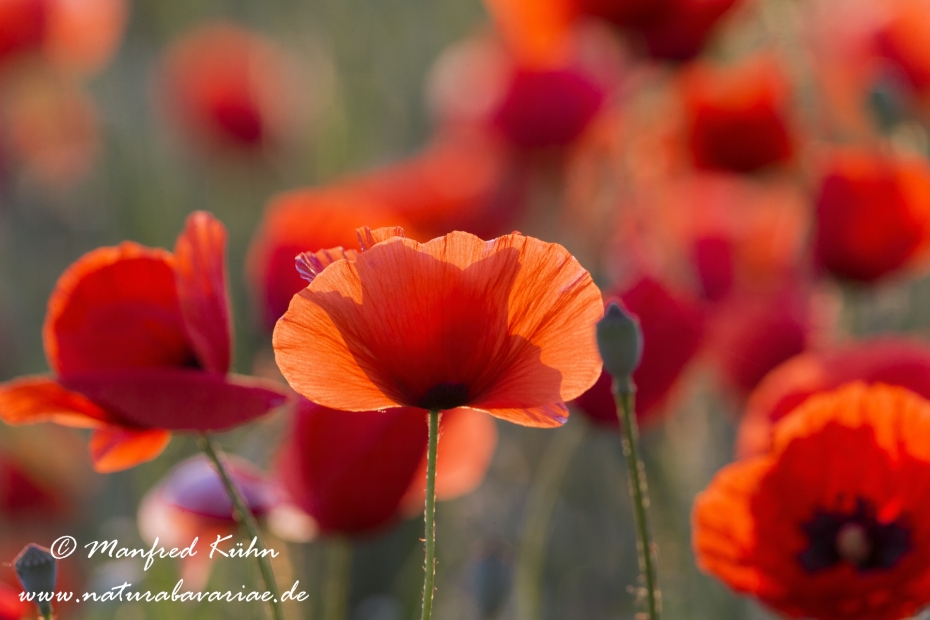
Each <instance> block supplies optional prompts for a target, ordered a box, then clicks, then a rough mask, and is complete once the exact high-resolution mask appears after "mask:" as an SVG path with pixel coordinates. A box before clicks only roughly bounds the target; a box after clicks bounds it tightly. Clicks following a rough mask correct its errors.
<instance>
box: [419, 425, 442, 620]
mask: <svg viewBox="0 0 930 620" xmlns="http://www.w3.org/2000/svg"><path fill="white" fill-rule="evenodd" d="M440 415H441V413H440V412H439V411H438V410H432V411H430V412H429V447H428V448H427V450H426V510H425V514H424V521H426V537H425V539H424V540H425V543H426V563H425V564H424V566H423V614H422V615H421V616H420V618H421V619H422V620H429V618H430V616H431V615H432V613H433V579H434V578H435V577H436V452H437V450H438V448H439V417H440Z"/></svg>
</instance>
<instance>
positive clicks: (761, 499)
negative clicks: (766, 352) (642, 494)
mask: <svg viewBox="0 0 930 620" xmlns="http://www.w3.org/2000/svg"><path fill="white" fill-rule="evenodd" d="M928 433H930V403H928V402H927V401H926V400H924V399H923V398H920V397H919V396H917V395H915V394H914V393H912V392H910V391H908V390H904V389H901V388H896V387H889V386H885V385H876V386H872V387H866V386H864V385H862V384H852V385H848V386H845V387H842V388H840V389H838V390H836V391H834V392H828V393H824V394H821V395H818V396H815V397H812V398H810V399H809V400H807V401H806V402H805V403H804V404H803V405H801V406H800V407H798V408H797V409H795V410H794V412H793V413H791V414H790V415H789V416H788V417H786V418H785V419H784V420H783V421H782V422H780V423H779V425H778V428H777V429H776V433H775V440H774V447H773V449H772V451H771V452H770V453H767V454H764V455H761V456H757V457H752V458H748V459H744V460H742V461H739V462H737V463H735V464H732V465H730V466H728V467H726V468H724V469H723V470H722V471H720V472H719V473H718V474H717V476H716V477H715V478H714V480H713V481H712V482H711V484H710V485H709V486H708V488H707V489H706V490H705V491H704V492H703V493H701V494H700V495H699V496H698V498H697V500H696V502H695V507H694V533H693V540H694V549H695V554H696V556H697V561H698V564H699V565H700V566H701V567H702V568H703V569H704V570H705V571H707V572H709V573H711V574H713V575H715V576H716V577H718V578H720V579H722V580H723V581H724V582H725V583H726V584H727V585H729V586H730V587H731V588H733V589H735V590H737V591H740V592H745V593H748V594H751V595H753V596H755V597H757V598H758V599H759V600H760V601H762V602H763V603H764V604H766V605H768V606H769V607H771V608H773V609H775V610H777V611H778V612H780V613H782V614H784V615H786V616H790V617H798V618H800V617H805V618H817V619H818V620H898V619H900V618H909V617H911V616H913V615H915V614H916V613H917V612H918V611H919V610H920V609H921V608H923V607H924V606H926V604H927V603H928V602H930V568H928V564H927V561H926V558H925V557H924V553H923V551H924V549H925V546H924V541H926V540H927V538H928V536H930V531H928V527H927V525H926V520H925V519H923V515H924V513H925V503H926V498H927V497H928V496H930V486H928V485H930V451H928V450H927V442H926V437H927V435H928Z"/></svg>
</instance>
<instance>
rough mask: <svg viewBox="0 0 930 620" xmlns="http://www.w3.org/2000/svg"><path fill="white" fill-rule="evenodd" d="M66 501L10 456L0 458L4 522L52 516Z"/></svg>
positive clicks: (0, 489)
mask: <svg viewBox="0 0 930 620" xmlns="http://www.w3.org/2000/svg"><path fill="white" fill-rule="evenodd" d="M67 504H68V500H67V498H66V497H65V496H64V495H63V494H61V493H57V492H56V491H55V489H54V488H53V487H52V486H51V485H50V484H49V482H47V481H45V480H42V479H41V478H39V477H38V476H36V475H35V474H34V473H33V472H31V471H29V470H28V469H26V468H25V467H24V466H23V464H22V463H19V462H18V461H17V460H16V459H14V458H12V457H11V456H8V455H5V454H0V517H3V518H4V519H13V520H17V519H23V518H35V517H36V516H55V515H58V514H61V513H62V512H64V511H65V510H66V508H67Z"/></svg>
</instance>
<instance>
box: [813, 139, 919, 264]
mask: <svg viewBox="0 0 930 620" xmlns="http://www.w3.org/2000/svg"><path fill="white" fill-rule="evenodd" d="M816 219H817V230H816V238H815V253H816V258H817V260H818V262H819V263H820V265H821V266H822V267H823V268H824V269H826V270H827V271H828V272H829V273H831V274H833V275H835V276H837V277H839V278H844V279H849V280H856V281H859V282H872V281H874V280H877V279H879V278H881V277H883V276H886V275H889V274H891V273H894V272H896V271H900V270H903V269H906V268H908V267H913V266H914V263H915V262H916V261H917V259H920V258H921V257H922V255H923V252H924V250H926V249H927V246H928V243H930V164H928V163H927V162H926V160H924V159H921V158H917V157H905V156H894V155H891V154H882V153H879V152H874V151H867V150H844V151H834V152H832V153H831V154H830V155H829V157H828V159H827V161H826V163H825V167H824V174H823V179H822V181H821V184H820V192H819V196H818V197H817V215H816Z"/></svg>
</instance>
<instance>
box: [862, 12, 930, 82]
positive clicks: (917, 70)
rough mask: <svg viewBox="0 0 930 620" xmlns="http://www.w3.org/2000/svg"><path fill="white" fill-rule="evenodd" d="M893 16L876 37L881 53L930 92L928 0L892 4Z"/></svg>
mask: <svg viewBox="0 0 930 620" xmlns="http://www.w3.org/2000/svg"><path fill="white" fill-rule="evenodd" d="M889 8H890V10H891V17H890V19H888V21H887V22H886V23H885V24H884V25H883V26H882V28H880V29H879V31H878V32H877V33H876V36H875V45H876V48H877V51H878V53H879V54H881V55H882V56H884V57H885V58H886V59H888V60H889V61H891V62H892V63H893V64H894V65H895V66H896V67H897V68H898V69H899V70H900V71H901V72H903V73H904V75H905V76H906V78H907V80H908V81H909V82H910V83H911V86H913V87H914V89H916V90H917V91H919V92H924V93H928V92H930V22H928V21H927V11H928V10H930V5H928V4H927V2H926V0H909V1H907V0H905V1H902V2H895V3H891V4H890V5H889Z"/></svg>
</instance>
